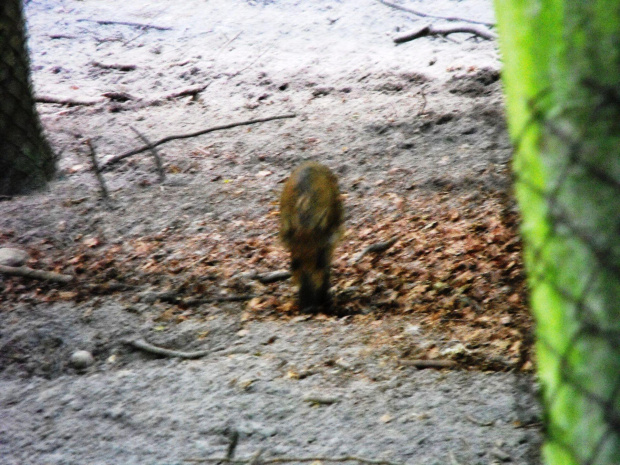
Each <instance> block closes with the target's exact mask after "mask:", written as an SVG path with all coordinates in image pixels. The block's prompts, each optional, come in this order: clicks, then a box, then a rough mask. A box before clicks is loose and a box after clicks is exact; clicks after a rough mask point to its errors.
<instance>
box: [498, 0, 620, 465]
mask: <svg viewBox="0 0 620 465" xmlns="http://www.w3.org/2000/svg"><path fill="white" fill-rule="evenodd" d="M495 7H496V11H497V15H498V21H499V22H498V26H499V32H500V45H501V50H502V55H503V60H504V72H503V80H504V86H505V92H506V97H507V106H508V122H509V127H510V132H511V135H512V137H513V140H514V142H515V145H516V147H517V149H516V153H515V158H514V167H513V168H514V173H515V192H516V195H517V199H518V201H519V205H520V208H521V213H522V236H523V239H524V243H525V262H526V266H527V271H528V279H529V285H530V292H531V306H532V310H533V313H534V315H535V317H536V324H537V354H538V371H539V379H540V382H541V384H542V387H543V404H544V408H545V422H546V424H545V432H546V436H547V437H546V443H545V446H544V448H543V454H544V458H545V461H546V463H548V464H553V465H571V464H586V463H587V464H591V465H595V464H601V465H603V464H605V465H612V464H613V465H617V464H620V21H618V18H620V0H564V1H562V0H549V1H542V2H541V1H540V0H495Z"/></svg>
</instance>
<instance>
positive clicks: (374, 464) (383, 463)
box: [184, 455, 401, 465]
mask: <svg viewBox="0 0 620 465" xmlns="http://www.w3.org/2000/svg"><path fill="white" fill-rule="evenodd" d="M251 460H252V458H249V459H234V460H227V459H226V458H225V457H222V458H205V459H202V458H187V459H184V461H185V462H194V463H214V462H226V463H232V464H239V465H242V464H246V463H247V464H249V463H251ZM288 462H360V463H368V464H371V465H401V464H399V463H397V462H389V461H387V460H375V459H367V458H364V457H358V456H356V455H346V456H342V457H320V456H319V457H274V458H271V459H263V460H261V463H262V464H264V465H268V464H271V463H288Z"/></svg>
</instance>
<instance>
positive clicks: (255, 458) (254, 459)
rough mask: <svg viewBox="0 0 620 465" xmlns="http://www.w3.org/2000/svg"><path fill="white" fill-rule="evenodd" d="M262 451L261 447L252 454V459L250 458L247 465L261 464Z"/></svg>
mask: <svg viewBox="0 0 620 465" xmlns="http://www.w3.org/2000/svg"><path fill="white" fill-rule="evenodd" d="M264 451H265V449H263V448H262V447H261V448H259V449H258V450H257V451H256V452H254V454H252V457H250V464H249V465H258V464H259V463H262V460H261V458H260V456H261V455H263V452H264Z"/></svg>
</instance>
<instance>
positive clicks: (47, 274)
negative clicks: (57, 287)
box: [0, 265, 73, 283]
mask: <svg viewBox="0 0 620 465" xmlns="http://www.w3.org/2000/svg"><path fill="white" fill-rule="evenodd" d="M0 273H2V274H6V275H9V276H21V277H23V278H32V279H43V280H45V281H52V282H56V283H69V282H71V281H73V276H70V275H66V274H59V273H54V272H53V271H43V270H35V269H32V268H28V267H27V266H6V265H0Z"/></svg>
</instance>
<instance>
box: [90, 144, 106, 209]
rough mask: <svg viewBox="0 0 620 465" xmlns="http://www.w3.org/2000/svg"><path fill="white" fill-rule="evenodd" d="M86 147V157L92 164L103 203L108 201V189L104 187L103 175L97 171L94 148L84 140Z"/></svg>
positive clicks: (97, 165) (97, 164)
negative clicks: (87, 156)
mask: <svg viewBox="0 0 620 465" xmlns="http://www.w3.org/2000/svg"><path fill="white" fill-rule="evenodd" d="M86 145H87V146H88V155H89V157H90V162H91V163H92V164H93V171H94V172H95V176H96V177H97V181H99V187H100V188H101V196H102V197H103V199H104V200H105V201H108V200H109V199H110V196H109V195H108V188H107V187H106V185H105V179H103V174H101V170H100V169H99V163H97V154H96V153H95V147H94V146H93V143H92V141H91V140H90V139H86Z"/></svg>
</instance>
